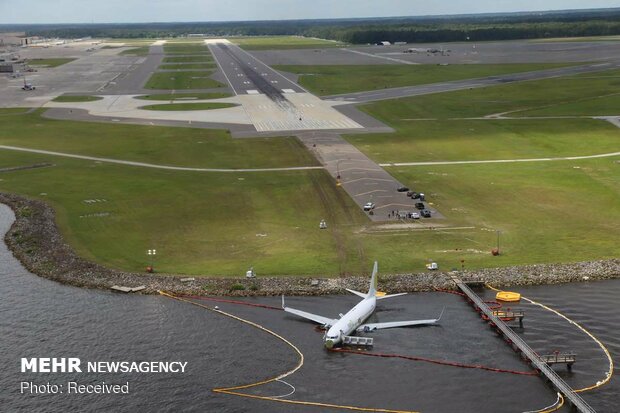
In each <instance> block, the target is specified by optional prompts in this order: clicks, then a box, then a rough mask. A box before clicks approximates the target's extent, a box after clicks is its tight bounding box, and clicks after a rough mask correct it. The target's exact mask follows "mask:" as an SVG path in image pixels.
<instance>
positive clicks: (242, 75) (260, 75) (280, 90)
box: [207, 39, 362, 132]
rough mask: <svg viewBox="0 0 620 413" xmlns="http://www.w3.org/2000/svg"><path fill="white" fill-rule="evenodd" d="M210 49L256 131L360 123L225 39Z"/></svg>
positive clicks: (336, 127)
mask: <svg viewBox="0 0 620 413" xmlns="http://www.w3.org/2000/svg"><path fill="white" fill-rule="evenodd" d="M207 44H208V45H209V50H210V51H211V53H212V54H213V57H214V58H215V61H216V62H217V65H218V67H219V69H220V71H221V72H222V73H223V75H224V77H225V78H226V80H227V82H228V83H229V85H230V87H231V89H232V90H233V92H234V94H235V95H237V97H238V100H239V102H240V103H241V104H242V105H243V108H244V109H245V112H246V113H247V115H248V117H249V118H250V119H251V121H252V124H253V125H254V127H255V128H256V130H257V131H258V132H274V131H297V130H317V129H330V130H347V129H351V130H355V129H362V125H360V124H359V123H357V122H355V121H353V120H352V119H350V118H348V117H347V116H346V115H344V114H342V113H340V112H338V111H337V110H335V109H333V108H332V104H330V103H328V102H325V101H323V100H321V99H319V98H317V97H316V96H314V95H312V94H310V93H308V92H307V91H306V90H305V89H304V88H302V87H301V86H299V85H298V84H296V83H295V82H293V81H291V80H289V79H287V78H286V77H284V76H283V75H282V74H280V73H279V72H277V71H275V70H274V69H272V68H271V67H269V66H268V65H266V64H265V63H263V62H261V61H260V60H258V59H257V58H255V57H254V56H252V55H251V54H249V53H248V52H246V51H244V50H242V49H241V48H239V47H237V46H235V45H233V44H232V43H230V42H228V41H226V40H223V39H222V40H208V41H207Z"/></svg>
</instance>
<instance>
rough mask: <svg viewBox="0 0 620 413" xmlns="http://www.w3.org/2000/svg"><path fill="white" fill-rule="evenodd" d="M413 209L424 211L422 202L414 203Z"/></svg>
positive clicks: (424, 207)
mask: <svg viewBox="0 0 620 413" xmlns="http://www.w3.org/2000/svg"><path fill="white" fill-rule="evenodd" d="M415 207H416V209H419V210H422V209H426V206H424V202H416V203H415Z"/></svg>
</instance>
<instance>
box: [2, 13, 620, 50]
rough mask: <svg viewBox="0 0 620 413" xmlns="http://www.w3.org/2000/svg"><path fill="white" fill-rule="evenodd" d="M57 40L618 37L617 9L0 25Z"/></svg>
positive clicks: (357, 40) (360, 40)
mask: <svg viewBox="0 0 620 413" xmlns="http://www.w3.org/2000/svg"><path fill="white" fill-rule="evenodd" d="M11 30H15V31H26V32H27V33H28V34H29V35H33V36H44V37H50V38H55V37H60V38H80V37H87V36H92V37H98V38H101V37H111V38H156V37H177V36H184V35H187V34H190V33H204V34H206V35H212V36H267V35H299V36H308V37H319V38H324V39H332V40H339V41H342V42H347V43H353V44H366V43H375V42H379V41H390V42H399V41H400V42H408V43H416V42H450V41H463V40H471V41H485V40H510V39H533V38H549V37H573V36H604V35H615V34H620V9H593V10H568V11H555V12H537V13H534V12H532V13H508V14H482V15H458V16H429V17H398V18H375V19H338V20H286V21H253V22H210V23H209V22H206V23H200V22H193V23H136V24H66V25H60V24H58V25H0V31H11Z"/></svg>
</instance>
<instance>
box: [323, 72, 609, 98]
mask: <svg viewBox="0 0 620 413" xmlns="http://www.w3.org/2000/svg"><path fill="white" fill-rule="evenodd" d="M618 67H620V62H605V63H593V64H589V65H583V66H573V67H564V68H558V69H548V70H537V71H534V72H524V73H515V74H512V75H500V76H489V77H485V78H479V79H467V80H456V81H451V82H442V83H433V84H430V85H419V86H407V87H399V88H391V89H380V90H371V91H366V92H357V93H346V94H341V95H331V96H324V97H323V99H326V100H341V101H345V102H347V103H365V102H375V101H380V100H387V99H398V98H403V97H409V96H421V95H430V94H433V93H442V92H453V91H457V90H465V89H477V88H482V87H487V86H493V85H499V84H505V83H515V82H524V81H528V80H539V79H549V78H553V77H560V76H570V75H577V74H580V73H593V72H601V71H605V70H611V69H614V68H618Z"/></svg>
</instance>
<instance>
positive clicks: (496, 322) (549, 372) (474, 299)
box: [452, 276, 596, 413]
mask: <svg viewBox="0 0 620 413" xmlns="http://www.w3.org/2000/svg"><path fill="white" fill-rule="evenodd" d="M452 281H454V283H455V284H456V285H457V287H458V288H459V289H460V290H461V292H463V294H465V296H466V297H467V298H468V299H469V301H470V302H471V303H472V305H473V306H474V307H475V308H476V309H477V310H479V311H480V312H482V313H483V314H484V315H485V316H486V317H488V320H489V323H490V324H491V325H492V326H494V327H495V328H496V329H497V331H498V333H500V334H502V335H503V336H504V338H505V339H506V341H507V342H508V343H509V344H510V345H511V346H512V347H513V349H515V350H516V351H518V352H520V353H521V354H522V355H523V356H524V357H526V358H527V359H528V360H529V362H530V364H531V365H532V366H533V367H535V368H536V369H537V370H538V371H539V372H540V374H541V375H542V376H544V377H545V378H546V379H547V380H548V381H549V382H550V383H551V384H552V385H553V387H554V388H555V389H556V390H557V391H558V392H560V393H562V395H563V396H564V398H565V400H566V401H568V402H569V403H570V404H571V405H572V406H573V407H574V408H575V409H576V410H577V411H579V412H584V413H596V411H595V410H594V409H593V408H592V407H591V406H590V405H589V404H588V403H586V401H585V400H583V398H582V397H581V396H580V395H579V394H578V393H575V391H574V390H573V389H572V388H571V387H570V386H569V385H568V384H567V383H566V382H565V381H564V380H563V379H562V378H561V377H560V376H558V374H557V373H556V372H555V371H554V370H553V369H552V368H551V367H549V364H548V363H547V362H546V361H544V360H543V358H542V357H541V356H539V355H538V354H536V352H535V351H534V350H532V348H531V347H530V346H529V345H528V344H527V343H526V342H525V341H524V340H523V339H522V338H521V337H519V336H518V335H517V334H516V333H515V332H514V331H512V329H511V328H510V327H508V326H507V325H506V323H504V322H503V321H502V320H501V319H500V318H499V317H497V316H496V315H495V314H494V312H493V311H492V310H491V309H490V308H489V307H488V306H487V305H486V304H485V303H484V301H482V299H481V298H480V297H479V296H478V295H477V294H476V293H474V292H473V291H472V290H471V288H469V287H468V286H467V284H465V283H464V282H463V281H461V280H460V279H459V278H458V277H456V276H452ZM555 356H556V355H555V354H554V355H552V356H551V357H555ZM543 357H549V356H543ZM565 362H566V361H565ZM573 362H574V360H573ZM552 364H553V363H552Z"/></svg>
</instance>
